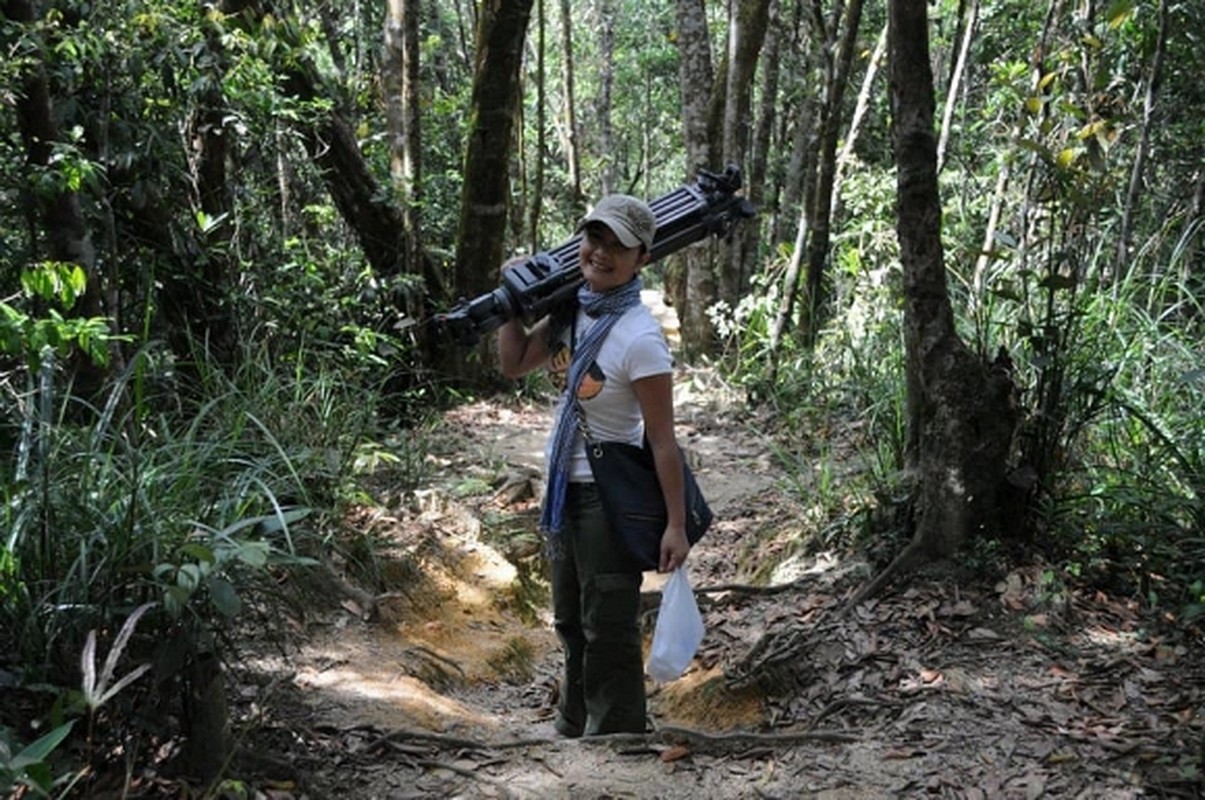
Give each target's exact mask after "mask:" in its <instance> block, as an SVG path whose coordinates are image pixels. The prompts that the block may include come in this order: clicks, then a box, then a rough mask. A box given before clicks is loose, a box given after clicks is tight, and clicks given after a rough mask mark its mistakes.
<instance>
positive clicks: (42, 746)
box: [9, 720, 75, 771]
mask: <svg viewBox="0 0 1205 800" xmlns="http://www.w3.org/2000/svg"><path fill="white" fill-rule="evenodd" d="M74 725H75V720H72V721H70V722H67V723H64V724H63V725H60V726H58V727H57V728H55V729H54V730H52V731H51V732H50V733H48V734H46V735H45V736H43V737H41V738H40V739H38V740H37V741H35V742H33V743H32V744H30V745H29V746H28V747H26V748H25V749H24V750H22V751H21V752H20V753H17V755H16V756H15V757H14V758H13V761H12V764H10V765H9V768H10V769H12V770H14V771H19V770H24V769H26V768H27V767H29V766H30V765H31V764H38V763H41V762H43V761H45V760H46V758H47V757H48V756H49V755H50V754H51V753H52V752H54V749H55V748H56V747H58V746H59V745H60V744H61V743H62V741H63V740H64V739H66V738H67V734H69V733H71V728H72V727H73V726H74Z"/></svg>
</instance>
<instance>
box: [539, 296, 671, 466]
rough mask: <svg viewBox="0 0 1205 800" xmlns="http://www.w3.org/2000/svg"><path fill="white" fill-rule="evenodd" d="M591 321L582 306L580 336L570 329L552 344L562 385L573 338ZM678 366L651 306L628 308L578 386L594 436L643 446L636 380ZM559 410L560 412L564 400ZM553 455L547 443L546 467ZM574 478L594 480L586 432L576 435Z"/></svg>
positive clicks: (554, 366) (556, 375) (552, 363)
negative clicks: (572, 335)
mask: <svg viewBox="0 0 1205 800" xmlns="http://www.w3.org/2000/svg"><path fill="white" fill-rule="evenodd" d="M592 324H594V320H593V319H592V318H591V317H589V316H587V315H586V313H585V312H584V311H581V310H580V309H579V310H578V312H577V317H576V321H575V325H576V328H577V333H576V338H571V336H570V333H569V332H568V331H566V332H565V337H564V341H563V342H561V343H560V346H558V345H557V344H554V345H553V348H554V349H553V355H552V358H551V359H550V361H549V369H550V370H551V371H552V373H553V377H554V379H555V380H557V381H558V382H559V384H560V385H562V386H563V385H564V382H565V377H566V375H565V373H566V372H567V371H568V369H569V362H570V360H571V356H572V353H571V351H570V347H571V346H572V343H573V342H575V341H581V339H582V337H583V336H585V334H586V331H587V330H589V329H590V326H591V325H592ZM673 368H674V362H673V357H672V356H671V355H670V351H669V343H668V342H666V341H665V334H663V333H662V332H661V325H660V324H659V323H658V322H657V320H656V319H655V318H654V317H653V314H652V312H651V311H649V309H648V307H647V306H645V305H643V304H637V305H635V306H633V307H632V308H629V309H628V310H627V311H625V312H624V315H623V316H622V317H620V318H619V320H618V321H617V322H616V323H615V326H614V327H612V328H611V332H610V333H608V334H607V338H606V339H605V340H603V344H602V348H601V349H600V350H599V353H598V357H597V358H596V359H595V360H594V363H593V364H591V365H590V368H589V369H588V370H586V376H585V377H584V378H582V382H581V385H580V386H579V387H578V390H577V396H578V400H579V401H580V402H581V404H582V408H583V409H585V415H586V421H587V423H588V424H589V426H590V435H591V436H592V437H593V438H595V439H598V440H600V441H608V442H627V443H629V444H635V445H639V444H640V443H641V442H642V441H643V439H644V418H643V417H642V416H641V413H640V403H639V401H637V399H636V392H635V390H633V389H632V383H633V382H635V381H638V380H640V379H641V378H648V377H650V376H652V375H664V374H666V373H670V372H673ZM563 402H564V397H563V396H562V400H561V403H563ZM556 413H557V414H559V413H560V404H558V405H557V412H556ZM554 419H555V417H554ZM548 455H549V453H548V448H547V447H546V448H545V452H544V463H545V466H547V463H548ZM569 480H570V481H571V482H577V483H583V482H592V481H593V480H594V474H593V473H592V472H591V471H590V462H589V460H587V458H586V447H585V443H584V441H583V440H582V437H581V436H578V437H577V440H576V444H575V445H574V448H573V455H572V457H571V458H570V461H569Z"/></svg>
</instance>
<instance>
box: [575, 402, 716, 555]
mask: <svg viewBox="0 0 1205 800" xmlns="http://www.w3.org/2000/svg"><path fill="white" fill-rule="evenodd" d="M574 406H576V411H577V424H578V429H579V430H580V431H581V434H582V438H583V439H584V440H585V443H586V457H587V458H588V459H589V460H590V469H591V471H592V472H593V473H594V486H595V488H596V489H597V491H598V496H599V498H600V499H601V500H602V505H603V512H604V513H605V514H606V517H607V523H608V525H610V527H611V530H612V532H613V535H614V536H615V537H616V538H617V539H618V541H619V543H620V544H621V546H622V547H623V548H624V549H625V550H626V551H627V553H628V555H629V556H630V557H631V560H632V563H633V565H634V566H639V567H640V569H641V570H642V571H650V570H656V569H657V567H658V566H660V561H661V536H662V535H663V534H664V533H665V525H666V523H667V522H668V518H669V515H668V514H667V513H666V510H665V496H664V495H663V494H662V493H661V482H660V481H659V480H658V479H657V470H656V467H655V466H654V464H653V452H652V450H651V449H650V448H649V446H648V439H647V437H646V438H645V440H644V443H643V445H642V446H640V447H637V446H635V445H631V444H627V443H626V442H603V441H598V440H596V439H594V438H593V437H592V436H591V435H590V428H589V426H588V425H587V424H586V414H585V409H583V408H582V405H581V403H579V402H576V401H575V402H574ZM682 472H683V474H682V485H683V487H684V488H685V490H686V540H687V541H688V542H690V544H691V545H694V544H695V542H697V541H699V539H702V538H703V534H705V533H706V532H707V529H708V528H709V527H711V521H712V519H713V515H712V513H711V508H710V507H709V506H708V505H707V500H706V499H705V498H704V497H703V492H702V491H700V490H699V485H698V483H697V482H696V481H695V476H694V473H693V472H691V469H690V466H689V465H688V464H687V463H686V454H685V453H683V454H682Z"/></svg>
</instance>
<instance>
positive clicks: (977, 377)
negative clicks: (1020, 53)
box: [854, 0, 1016, 603]
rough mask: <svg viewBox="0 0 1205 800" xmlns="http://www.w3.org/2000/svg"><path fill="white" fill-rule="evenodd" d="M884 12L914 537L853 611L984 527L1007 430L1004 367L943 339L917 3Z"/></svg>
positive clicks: (944, 308) (949, 330) (989, 522)
mask: <svg viewBox="0 0 1205 800" xmlns="http://www.w3.org/2000/svg"><path fill="white" fill-rule="evenodd" d="M888 13H889V18H890V21H889V24H890V33H889V48H890V55H889V61H890V64H891V110H892V123H893V136H894V142H895V159H896V167H897V197H896V211H897V215H898V220H897V231H898V235H899V241H900V260H901V261H902V263H903V267H904V294H905V297H904V300H905V306H904V325H905V347H906V349H907V358H906V364H907V377H908V421H909V425H910V426H912V427H913V428H914V429H915V431H916V432H917V435H915V436H914V437H912V439H913V441H915V442H916V444H917V447H916V450H915V451H910V452H909V453H908V460H909V462H910V472H912V473H913V474H914V475H915V476H916V480H917V485H916V486H915V487H914V501H915V524H916V530H915V534H914V536H913V539H912V542H911V543H910V544H909V545H908V546H907V547H906V548H904V550H903V551H902V552H901V553H900V555H899V556H898V557H897V558H896V559H895V561H893V562H892V564H891V565H890V566H889V567H888V568H887V569H886V570H885V571H884V572H882V573H880V575H879V576H878V577H877V578H875V579H874V580H873V581H871V582H870V583H869V584H867V585H866V586H864V587H863V589H862V590H860V591H859V592H858V594H857V595H856V596H855V598H854V603H856V602H859V601H860V600H862V599H863V598H865V597H867V596H869V595H871V594H873V593H874V592H875V591H877V590H878V589H880V588H881V587H882V586H883V585H885V584H886V583H887V582H888V581H889V580H890V579H891V578H892V577H894V576H896V575H898V574H900V573H901V572H902V571H904V570H907V569H910V568H911V567H913V566H915V565H916V564H918V563H920V562H923V561H925V560H929V559H936V558H943V557H948V556H950V555H952V554H953V553H954V552H955V551H956V550H957V549H958V547H959V546H960V545H961V544H962V543H963V541H964V540H965V539H966V538H967V537H968V536H972V535H981V534H985V533H989V532H991V531H992V530H993V529H994V528H995V526H996V524H997V523H998V522H999V521H1000V516H1001V513H1002V512H1001V509H1000V508H999V506H998V504H997V492H998V489H999V488H1000V487H1001V485H1002V484H1003V482H1004V477H1005V470H1006V464H1007V458H1008V453H1009V447H1010V444H1011V442H1012V435H1013V430H1014V428H1015V425H1016V411H1015V404H1014V397H1013V386H1012V382H1011V376H1010V374H1009V371H1008V369H1007V366H1008V364H1007V357H1006V356H1003V355H1002V356H1001V357H1000V358H998V360H997V362H996V364H994V365H991V366H989V365H987V364H984V363H983V362H982V361H981V360H980V359H979V358H978V357H977V356H975V355H974V354H973V353H972V352H971V351H970V350H969V349H968V348H967V347H966V345H965V344H964V343H963V341H962V340H961V339H960V338H959V337H958V334H957V333H956V331H955V329H954V315H953V310H952V308H951V305H950V299H949V295H948V292H947V286H946V277H945V264H944V254H943V251H942V245H941V202H940V198H939V197H938V192H937V146H936V141H935V136H934V127H933V122H934V98H933V76H932V72H931V70H930V66H929V63H930V62H929V43H928V42H929V34H928V16H927V14H926V2H925V0H892V1H891V3H890V5H889V12H888Z"/></svg>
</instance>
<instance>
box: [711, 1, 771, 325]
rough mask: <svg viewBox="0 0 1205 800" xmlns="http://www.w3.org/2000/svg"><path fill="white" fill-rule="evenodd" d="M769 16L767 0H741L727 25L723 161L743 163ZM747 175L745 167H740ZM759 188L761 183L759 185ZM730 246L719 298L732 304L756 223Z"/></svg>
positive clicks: (738, 292)
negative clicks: (754, 89)
mask: <svg viewBox="0 0 1205 800" xmlns="http://www.w3.org/2000/svg"><path fill="white" fill-rule="evenodd" d="M769 18H770V0H741V2H740V3H739V4H738V5H737V8H736V13H735V15H734V18H733V22H732V25H730V26H729V29H728V40H729V41H728V53H729V56H728V73H727V85H726V88H725V91H724V134H723V135H724V144H723V153H724V158H723V162H724V164H725V165H727V164H736V165H738V166H742V167H744V166H745V165H746V162H747V155H748V150H749V132H750V130H752V128H753V122H752V119H751V118H752V107H753V83H754V79H755V76H756V74H757V62H758V57H759V56H760V55H761V49H762V45H763V44H764V43H765V40H766V26H767V24H768V23H769ZM743 172H744V174H746V175H748V174H749V172H748V170H743ZM759 188H760V187H759ZM743 227H744V228H745V230H742V231H740V232H739V233H737V234H736V235H735V236H734V237H733V240H732V243H731V245H730V246H727V247H725V248H724V249H725V251H726V252H725V258H724V259H723V261H722V262H721V266H720V274H719V286H718V287H717V288H718V295H719V297H718V299H720V300H722V301H724V302H726V303H728V305H729V306H731V307H733V308H735V307H736V305H737V303H739V302H740V299H741V295H742V294H744V291H745V288H746V286H745V280H744V277H743V276H744V273H745V264H744V258H745V256H746V246H747V244H748V242H749V241H750V240H749V239H748V238H747V237H749V236H751V235H752V234H753V233H755V231H756V227H757V226H756V225H748V226H743Z"/></svg>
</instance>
